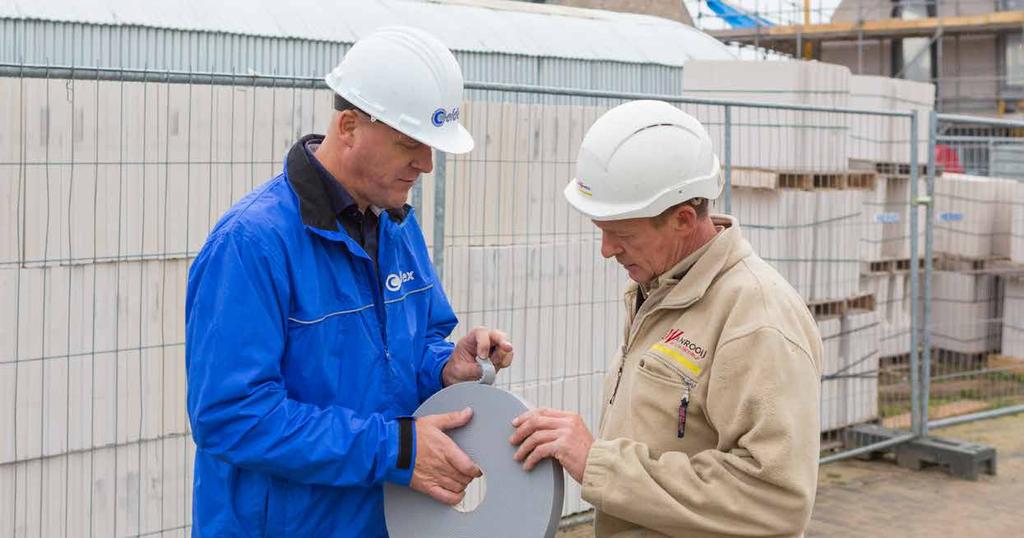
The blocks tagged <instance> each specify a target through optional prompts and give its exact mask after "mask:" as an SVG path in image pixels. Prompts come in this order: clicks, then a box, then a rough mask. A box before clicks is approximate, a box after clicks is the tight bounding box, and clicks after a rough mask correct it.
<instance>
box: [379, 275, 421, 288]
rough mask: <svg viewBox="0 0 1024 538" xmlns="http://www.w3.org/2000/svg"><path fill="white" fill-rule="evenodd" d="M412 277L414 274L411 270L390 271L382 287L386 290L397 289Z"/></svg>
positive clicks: (414, 276)
mask: <svg viewBox="0 0 1024 538" xmlns="http://www.w3.org/2000/svg"><path fill="white" fill-rule="evenodd" d="M414 278H416V274H415V273H414V272H412V271H404V272H403V271H399V272H397V273H391V274H390V275H388V277H387V278H386V279H385V280H384V287H386V288H387V289H388V291H398V290H400V289H402V284H405V283H406V282H409V281H410V280H412V279H414Z"/></svg>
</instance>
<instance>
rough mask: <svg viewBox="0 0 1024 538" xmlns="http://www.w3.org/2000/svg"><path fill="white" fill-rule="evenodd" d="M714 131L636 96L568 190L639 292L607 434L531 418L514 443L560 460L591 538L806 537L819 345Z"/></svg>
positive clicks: (531, 454) (630, 298)
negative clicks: (584, 508) (734, 198)
mask: <svg viewBox="0 0 1024 538" xmlns="http://www.w3.org/2000/svg"><path fill="white" fill-rule="evenodd" d="M721 191H722V179H721V174H720V171H719V163H718V158H717V157H716V156H715V155H714V152H713V150H712V148H711V141H710V138H709V137H708V134H707V132H706V131H705V130H704V127H703V126H702V125H701V124H700V123H699V122H698V121H697V120H696V119H694V118H692V117H691V116H689V115H688V114H686V113H684V112H682V111H680V110H679V109H677V108H675V107H673V106H671V105H669V104H667V103H664V102H660V101H634V102H631V103H626V104H624V105H621V106H619V107H616V108H614V109H612V110H610V111H609V112H607V113H606V114H605V115H604V116H602V117H601V118H600V119H598V121H597V122H596V123H594V125H593V127H591V129H590V130H589V131H588V132H587V135H586V137H585V138H584V140H583V144H582V146H581V149H580V152H579V157H578V159H577V176H576V178H575V179H574V180H572V181H571V182H570V183H569V185H568V186H567V187H566V189H565V197H566V198H567V199H568V201H569V203H570V204H572V205H573V206H574V207H575V208H576V209H577V210H579V211H581V212H582V213H584V214H586V215H587V216H589V217H590V218H591V219H592V220H593V222H594V224H595V225H596V226H597V227H598V228H600V229H601V241H602V243H601V253H602V254H603V255H604V256H605V257H606V258H611V257H615V259H616V261H618V262H619V263H620V264H622V265H623V266H624V267H625V268H626V270H627V271H628V272H629V276H630V279H631V280H633V281H634V283H632V284H631V286H630V288H629V290H628V291H627V292H626V296H625V303H626V311H627V323H626V327H625V333H624V335H623V337H624V340H623V344H622V346H621V348H620V350H619V352H618V353H617V354H616V356H615V357H614V360H613V362H612V363H611V365H610V369H609V374H608V376H607V377H606V379H605V386H604V399H603V402H604V409H603V412H602V413H601V423H600V427H599V430H598V436H597V439H594V438H593V437H592V435H591V433H590V432H589V430H588V429H587V427H586V425H585V424H584V422H583V420H582V419H581V418H580V417H579V415H577V414H575V413H570V412H566V411H558V410H553V409H537V410H533V411H530V412H528V413H526V414H524V415H522V416H520V417H518V418H517V419H516V420H515V421H514V422H513V426H514V427H515V428H516V429H515V432H514V434H513V435H512V437H511V438H510V439H509V441H510V442H511V443H512V444H513V445H518V446H519V449H518V451H517V452H516V459H518V460H522V461H523V462H524V467H525V468H527V469H530V468H532V467H533V466H534V465H535V464H536V463H537V462H538V461H540V460H541V459H543V458H547V457H553V458H556V459H557V460H558V461H559V462H560V463H561V464H562V465H563V467H565V469H566V470H567V471H568V472H569V474H570V475H571V476H572V477H573V478H574V479H576V480H577V481H578V482H580V483H581V484H582V485H583V498H584V499H586V500H587V501H588V502H590V503H591V504H593V505H594V507H595V509H596V517H595V533H596V535H597V536H664V535H668V536H800V535H801V534H802V533H803V531H804V528H805V527H806V525H807V522H808V520H809V518H810V513H811V507H812V506H813V504H814V493H815V486H816V483H817V472H818V449H819V447H818V444H819V433H818V397H819V384H820V382H819V380H820V378H821V353H822V350H821V337H820V335H819V334H818V329H817V326H816V324H815V323H814V320H813V319H812V317H811V315H810V313H809V312H808V310H807V307H806V306H805V304H804V302H803V301H802V300H801V298H800V297H799V296H798V295H797V293H796V291H794V290H793V288H792V287H791V286H790V285H789V284H788V283H787V282H786V281H785V280H784V279H783V278H782V276H781V275H779V273H778V272H777V271H775V269H773V268H772V267H771V266H769V265H768V264H767V263H765V262H764V261H763V260H762V259H761V258H760V257H758V256H757V254H755V253H754V252H753V251H752V250H751V247H750V244H749V243H747V241H746V240H744V239H743V236H742V234H741V233H740V228H739V224H738V223H737V222H736V220H735V219H733V218H731V217H727V216H719V215H709V213H708V203H709V202H708V201H709V200H711V199H714V198H717V197H718V196H719V194H720V193H721Z"/></svg>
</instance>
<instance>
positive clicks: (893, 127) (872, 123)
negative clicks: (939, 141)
mask: <svg viewBox="0 0 1024 538" xmlns="http://www.w3.org/2000/svg"><path fill="white" fill-rule="evenodd" d="M849 103H850V107H852V108H860V109H868V110H880V111H916V112H917V162H918V164H926V163H927V162H928V113H929V112H931V111H932V109H933V108H934V106H935V85H933V84H930V83H923V82H914V81H911V80H902V79H895V78H889V77H879V76H872V75H851V76H850V98H849ZM910 153H911V121H910V119H909V118H906V117H895V116H868V115H858V116H854V117H853V118H851V120H850V158H851V159H856V160H860V161H869V162H876V163H877V162H881V163H909V162H910Z"/></svg>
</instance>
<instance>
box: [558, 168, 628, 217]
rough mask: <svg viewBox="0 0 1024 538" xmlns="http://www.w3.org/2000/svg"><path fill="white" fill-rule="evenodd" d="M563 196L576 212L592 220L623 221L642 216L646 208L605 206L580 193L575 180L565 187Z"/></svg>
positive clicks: (617, 205) (620, 205)
mask: <svg viewBox="0 0 1024 538" xmlns="http://www.w3.org/2000/svg"><path fill="white" fill-rule="evenodd" d="M562 194H564V195H565V199H566V201H568V202H569V205H571V206H572V207H573V208H575V209H576V211H579V212H580V213H583V214H584V215H586V216H587V217H588V218H590V219H591V220H598V221H601V220H622V219H629V218H634V217H639V216H642V215H640V213H641V212H642V211H643V209H644V206H639V207H624V206H623V205H622V204H604V203H601V202H598V201H596V200H594V199H593V198H591V197H590V196H587V195H585V194H583V193H582V192H580V189H579V187H578V186H577V184H576V179H575V178H574V179H572V180H571V181H569V184H568V185H566V186H565V190H563V191H562ZM644 205H646V204H644Z"/></svg>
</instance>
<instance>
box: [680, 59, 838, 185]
mask: <svg viewBox="0 0 1024 538" xmlns="http://www.w3.org/2000/svg"><path fill="white" fill-rule="evenodd" d="M849 85H850V71H849V69H847V68H846V67H844V66H838V65H830V64H824V63H819V62H790V61H739V60H736V61H710V60H706V61H705V60H694V61H691V62H688V63H687V64H686V67H685V69H684V74H683V91H684V93H685V94H686V95H690V96H696V97H712V98H719V99H731V100H736V101H743V102H749V103H773V104H793V105H815V106H825V107H846V106H848V104H849V91H850V86H849ZM732 119H733V128H732V133H731V134H732V140H733V144H732V148H731V155H732V165H733V166H734V167H750V168H770V169H776V170H844V169H846V167H847V166H848V160H849V148H848V139H847V137H848V134H849V122H850V120H851V118H850V117H849V116H848V115H845V114H830V113H820V112H803V111H794V110H764V109H754V108H744V107H737V108H734V110H733V117H732ZM708 127H709V131H710V133H711V137H712V139H713V140H724V138H723V136H722V123H721V122H717V121H716V122H714V123H713V124H712V125H709V126H708Z"/></svg>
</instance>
